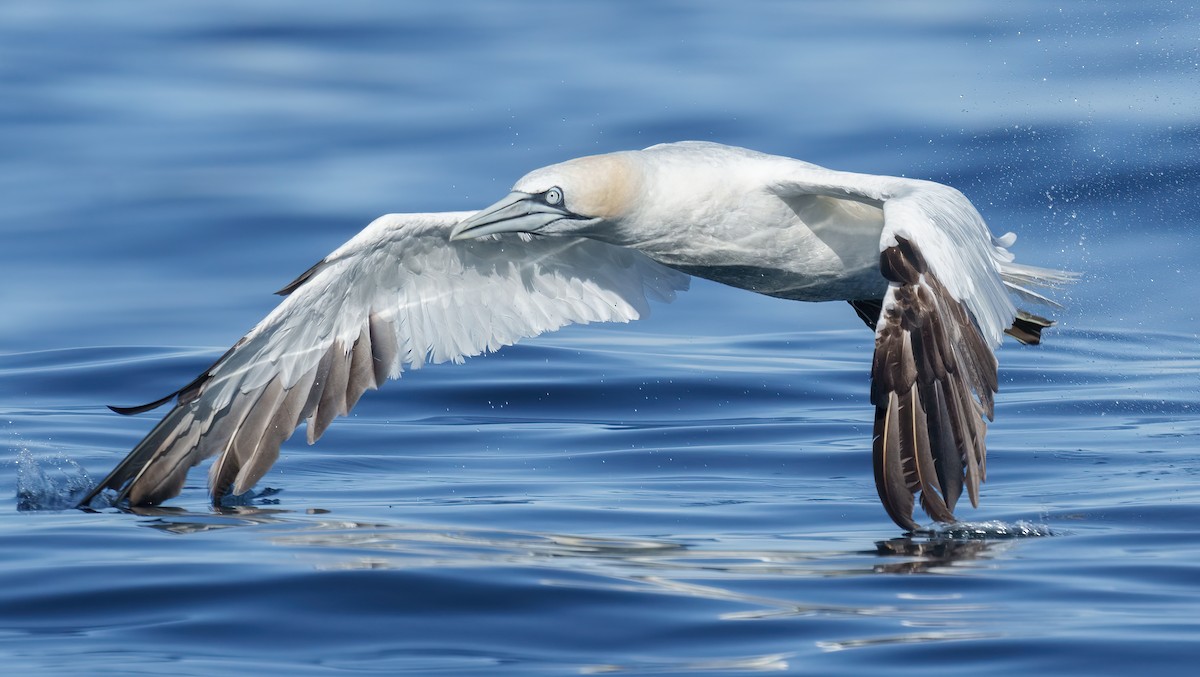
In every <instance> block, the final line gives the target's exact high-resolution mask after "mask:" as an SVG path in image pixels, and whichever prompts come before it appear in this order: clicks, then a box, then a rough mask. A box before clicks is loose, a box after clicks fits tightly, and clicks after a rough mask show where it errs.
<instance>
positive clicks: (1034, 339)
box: [994, 233, 1079, 345]
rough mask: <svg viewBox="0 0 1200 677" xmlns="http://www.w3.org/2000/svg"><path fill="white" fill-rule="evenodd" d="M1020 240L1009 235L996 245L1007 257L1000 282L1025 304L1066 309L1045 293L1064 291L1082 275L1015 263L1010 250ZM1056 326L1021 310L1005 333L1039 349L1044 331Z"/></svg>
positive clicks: (996, 242) (1003, 264)
mask: <svg viewBox="0 0 1200 677" xmlns="http://www.w3.org/2000/svg"><path fill="white" fill-rule="evenodd" d="M1016 239H1017V236H1016V235H1015V234H1013V233H1008V234H1006V235H1005V236H1004V237H1001V238H997V239H996V240H995V241H994V244H995V246H996V248H997V249H998V250H999V251H1000V252H1003V254H1004V255H1006V256H1004V255H1002V256H1000V257H999V263H1000V279H1001V280H1003V281H1004V286H1005V288H1007V289H1008V291H1009V292H1011V293H1012V294H1013V295H1014V296H1017V297H1018V298H1020V299H1021V300H1023V301H1028V302H1030V303H1036V304H1039V305H1043V306H1050V307H1052V308H1062V304H1061V303H1059V302H1058V301H1056V300H1054V299H1052V298H1050V297H1049V296H1047V295H1046V294H1044V293H1043V292H1046V291H1054V290H1058V289H1062V288H1063V287H1064V286H1066V285H1068V284H1070V283H1072V282H1074V281H1075V280H1077V279H1079V273H1074V272H1070V271H1066V270H1055V269H1053V268H1040V267H1038V266H1029V265H1025V264H1023V263H1017V262H1015V261H1013V260H1012V254H1010V253H1009V252H1008V250H1007V248H1008V247H1009V246H1011V245H1012V244H1013V242H1015V241H1016ZM1053 326H1054V320H1051V319H1047V318H1045V317H1042V316H1041V315H1035V314H1033V313H1031V312H1029V311H1026V310H1022V309H1018V310H1017V316H1016V318H1014V319H1013V324H1012V326H1011V327H1009V328H1008V329H1006V330H1004V333H1006V334H1008V335H1009V336H1011V337H1013V338H1015V339H1017V340H1018V341H1020V342H1021V343H1026V344H1030V345H1035V344H1037V343H1040V342H1041V340H1042V330H1043V329H1045V328H1046V327H1053Z"/></svg>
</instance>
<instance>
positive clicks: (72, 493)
mask: <svg viewBox="0 0 1200 677" xmlns="http://www.w3.org/2000/svg"><path fill="white" fill-rule="evenodd" d="M16 464H17V510H20V511H32V510H69V509H71V508H74V507H75V505H76V504H77V503H78V502H79V499H81V498H83V496H84V494H86V493H87V492H88V490H89V489H91V488H92V485H93V484H94V483H93V482H92V478H91V477H90V476H88V473H87V471H86V470H84V469H83V466H81V465H79V464H78V463H76V462H75V461H73V460H71V459H69V458H67V457H65V456H63V455H62V454H60V453H54V454H50V455H35V454H34V453H33V452H32V451H30V450H29V449H28V448H22V449H21V450H20V452H19V453H18V454H17V459H16Z"/></svg>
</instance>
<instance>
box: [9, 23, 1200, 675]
mask: <svg viewBox="0 0 1200 677" xmlns="http://www.w3.org/2000/svg"><path fill="white" fill-rule="evenodd" d="M1198 85H1200V23H1198V22H1197V16H1196V14H1195V10H1194V9H1193V8H1191V7H1190V6H1189V5H1188V4H1187V3H1174V2H1157V3H1123V2H1081V3H1071V4H1065V5H1061V6H1056V5H1052V4H1047V3H1042V2H1033V1H1025V2H1011V3H1004V4H1003V5H998V4H995V3H970V2H967V3H953V4H951V3H940V2H914V3H890V2H882V1H879V2H864V3H840V2H811V3H808V2H806V3H784V2H741V3H725V4H715V3H670V2H664V3H633V2H574V3H549V2H531V1H512V2H505V3H487V2H482V1H480V2H456V1H453V0H451V1H448V2H442V3H436V4H426V5H425V6H413V5H411V4H409V3H391V2H383V1H382V0H376V1H364V2H357V3H336V4H335V3H295V2H281V1H267V2H256V3H239V2H229V1H210V2H203V3H200V2H196V3H172V4H171V5H170V6H169V7H168V6H166V5H162V6H160V5H149V4H146V3H137V2H129V1H119V0H118V1H110V2H106V3H71V2H65V1H63V0H42V1H40V2H36V3H34V2H14V3H5V4H3V5H0V149H2V150H0V242H2V243H3V246H0V318H3V319H0V454H2V457H3V459H4V462H3V463H0V489H2V491H0V494H2V495H4V496H6V497H7V498H6V499H5V500H6V503H5V504H3V505H7V509H6V510H0V553H3V556H0V664H3V665H4V672H5V673H6V674H21V675H53V674H62V675H78V674H120V675H129V674H144V675H157V674H171V675H209V674H214V673H218V672H229V671H232V670H239V671H244V672H254V673H259V674H281V675H282V674H287V675H308V674H313V675H316V674H322V675H323V674H335V673H338V674H341V673H349V674H353V673H367V674H371V673H378V674H419V675H428V674H464V675H467V674H497V673H500V674H514V675H535V674H581V673H582V674H594V673H608V672H615V673H624V674H660V673H679V674H743V673H752V672H758V671H764V672H765V671H782V672H791V673H796V674H821V675H828V674H854V675H858V674H864V673H866V672H867V671H879V670H886V671H887V672H888V673H890V674H928V673H929V672H930V671H931V670H941V669H948V670H953V671H955V672H962V673H964V674H978V675H987V674H1012V673H1013V672H1015V671H1022V672H1024V673H1030V674H1048V673H1055V674H1089V675H1090V674H1100V673H1109V674H1128V673H1131V672H1135V671H1136V672H1145V671H1148V670H1179V669H1186V668H1188V667H1190V666H1192V665H1194V664H1195V661H1196V659H1197V658H1200V622H1198V621H1197V619H1198V618H1200V585H1198V583H1200V565H1197V562H1198V561H1200V526H1198V525H1200V520H1198V519H1197V517H1200V458H1198V456H1197V454H1196V453H1195V452H1196V448H1197V442H1198V441H1200V417H1198V413H1200V378H1198V376H1197V374H1198V373H1200V349H1198V348H1197V333H1198V331H1200V323H1198V322H1197V311H1196V303H1195V301H1194V294H1195V281H1194V276H1195V275H1196V273H1197V272H1198V271H1197V267H1196V261H1197V260H1200V243H1198V241H1197V238H1196V236H1195V226H1194V224H1195V218H1196V216H1195V215H1196V214H1197V213H1200V200H1198V199H1197V197H1196V196H1197V195H1198V194H1200V164H1198V163H1200V160H1198V159H1197V158H1198V157H1200V153H1197V150H1198V142H1200V105H1198V104H1200V86H1198ZM687 138H695V139H707V140H714V141H721V142H724V143H730V144H736V145H744V146H748V147H752V148H756V149H759V150H764V151H768V152H775V153H781V154H785V155H791V156H794V157H800V158H803V159H806V160H809V161H812V162H817V163H819V164H823V165H827V166H830V167H835V168H839V169H846V170H855V171H863V172H871V173H888V174H899V175H906V176H914V177H921V178H929V179H934V180H938V181H944V182H947V183H950V184H952V185H954V186H956V187H958V188H960V189H961V190H963V191H964V192H965V193H966V194H967V195H968V196H969V197H970V198H971V199H972V200H973V201H974V202H975V204H976V205H977V206H978V207H979V208H980V210H981V211H982V213H983V214H984V216H985V217H986V218H987V220H988V221H989V223H990V224H991V226H992V228H993V230H994V231H996V232H997V233H1002V232H1005V231H1007V230H1015V231H1017V232H1018V233H1019V235H1020V239H1019V241H1018V243H1017V246H1016V247H1015V251H1016V252H1017V254H1018V256H1019V257H1020V260H1022V261H1025V262H1029V263H1034V264H1039V265H1048V266H1055V267H1061V268H1066V269H1071V270H1077V271H1081V272H1082V273H1083V274H1084V277H1083V279H1082V280H1081V281H1080V282H1079V283H1078V284H1076V285H1075V286H1074V287H1072V288H1071V289H1069V290H1067V291H1065V292H1064V293H1063V294H1062V298H1061V300H1062V301H1063V302H1064V303H1065V304H1066V308H1065V309H1062V310H1056V311H1054V313H1055V314H1056V316H1057V317H1058V318H1059V320H1060V326H1059V327H1057V328H1055V329H1054V330H1052V331H1048V332H1047V340H1046V342H1045V344H1044V345H1042V346H1040V347H1037V348H1022V347H1021V346H1017V345H1006V346H1005V347H1004V348H1003V349H1002V350H1001V351H1000V362H1001V392H1000V395H999V397H998V401H997V416H996V422H995V424H994V425H993V426H992V427H991V429H990V432H989V448H990V454H989V460H990V463H989V467H988V471H989V472H988V479H989V481H988V483H987V484H985V485H984V489H983V501H982V505H981V506H980V508H979V509H978V510H972V509H970V508H969V507H966V506H964V507H963V508H961V509H960V517H963V518H965V519H967V520H970V522H969V523H968V524H966V525H964V526H963V527H962V528H961V529H959V530H957V531H956V532H952V533H930V534H918V535H917V536H915V537H902V535H901V534H900V532H899V531H898V530H897V529H896V527H895V526H894V525H892V524H891V521H890V520H889V519H888V518H887V516H886V515H885V514H884V512H883V510H882V508H881V507H880V506H879V504H878V500H877V498H876V496H875V489H874V486H873V479H872V476H871V470H870V461H869V456H870V450H869V439H870V434H871V425H872V420H873V411H872V409H871V407H870V405H869V402H868V393H867V385H868V369H869V356H870V351H871V345H872V336H871V334H870V332H868V331H867V330H866V329H865V328H864V327H863V326H862V325H861V323H860V322H859V320H858V319H857V318H855V317H854V314H853V313H852V312H851V311H850V309H849V308H848V307H846V306H844V305H843V304H820V305H809V304H798V303H789V302H785V301H779V300H775V299H769V298H766V297H755V296H753V295H749V294H746V293H742V292H737V291H734V290H730V289H725V288H722V287H719V286H717V285H713V284H708V283H704V282H696V283H695V284H694V285H693V288H692V289H691V290H690V291H689V292H687V293H685V294H682V295H681V296H680V298H679V299H678V300H677V301H676V302H675V303H673V304H671V305H660V306H657V307H656V308H655V309H654V311H655V312H654V315H653V316H652V317H651V318H649V319H646V320H644V321H641V322H638V323H635V324H631V325H620V326H588V327H573V328H568V329H567V330H564V331H561V332H559V333H557V334H553V335H548V336H545V337H541V338H539V339H537V340H534V341H529V342H526V343H523V344H521V345H518V346H515V347H513V348H510V349H506V350H504V351H501V352H499V353H496V354H494V355H488V356H484V357H480V358H475V359H471V360H469V361H468V363H467V364H466V365H463V366H449V365H447V366H439V367H430V368H427V369H423V370H420V371H417V372H413V373H409V374H406V375H405V377H404V378H403V379H402V380H401V381H400V382H398V383H393V384H389V387H387V388H385V389H383V390H381V391H379V392H377V393H368V394H367V395H366V396H365V397H364V399H363V401H362V402H361V403H360V404H359V406H358V408H357V409H356V410H355V412H354V414H353V415H352V416H350V417H349V418H346V419H343V420H340V421H338V422H337V423H335V424H334V426H333V427H332V428H331V429H330V431H329V432H328V433H327V434H326V436H325V437H324V438H323V439H322V440H321V441H320V442H319V443H318V444H317V445H315V446H312V447H308V446H306V445H304V443H303V442H302V436H298V437H297V438H296V439H293V440H292V441H291V442H289V443H288V444H287V445H286V446H285V448H284V452H283V456H282V457H281V459H280V461H279V463H278V464H277V465H276V466H275V467H274V468H273V469H272V471H271V472H270V473H269V474H268V475H267V477H266V478H265V479H264V480H263V481H262V482H261V483H260V487H259V488H260V489H261V490H262V493H261V494H260V495H259V496H257V497H256V498H255V499H253V500H251V501H248V504H247V505H244V506H238V507H233V508H228V509H224V510H220V511H214V510H212V509H210V508H209V507H208V503H207V498H206V494H205V486H204V483H205V476H204V473H203V472H195V473H194V474H193V476H192V478H191V480H190V482H189V483H188V486H187V488H186V489H185V491H184V493H183V495H181V496H180V497H179V498H178V499H176V500H174V501H172V502H171V503H170V504H169V505H168V506H165V507H161V508H157V509H152V510H138V511H135V512H122V511H118V510H112V509H110V510H102V511H99V512H82V511H78V510H74V509H71V508H70V506H71V505H72V497H74V496H78V495H79V493H80V492H82V491H84V490H85V489H86V488H87V487H89V486H90V485H91V484H92V483H94V482H95V481H96V480H97V479H98V478H99V477H101V476H103V474H104V473H106V472H107V471H108V470H109V469H110V468H111V467H112V465H113V464H114V463H115V462H116V461H117V460H119V459H120V458H121V457H122V456H123V454H124V453H125V452H126V451H128V450H129V449H130V448H131V447H132V446H133V445H134V444H135V443H136V442H137V441H138V439H140V438H141V436H142V435H144V434H145V433H146V432H147V431H148V430H149V429H150V427H151V426H152V425H153V423H154V421H155V420H156V417H155V415H154V414H153V413H151V414H145V415H140V416H135V417H129V418H126V417H120V416H116V415H115V414H112V413H111V412H109V411H108V410H107V409H106V408H105V407H104V405H105V404H133V403H141V402H144V401H149V400H152V399H155V398H157V397H159V396H161V395H163V394H165V393H167V392H170V391H172V390H174V389H175V388H178V387H179V386H180V385H182V384H183V383H186V382H187V381H189V380H190V379H191V378H192V377H193V376H194V375H195V374H196V373H198V372H199V371H200V370H201V369H203V368H204V367H206V366H207V365H208V364H209V363H210V362H211V361H212V360H213V359H214V358H215V357H216V356H218V355H219V354H220V353H221V352H222V351H223V350H224V349H225V348H226V347H227V346H228V345H230V344H231V343H232V342H233V341H235V340H236V339H237V338H238V337H239V336H240V335H241V334H242V332H244V331H245V330H246V329H248V328H249V327H250V326H252V325H253V324H254V322H256V321H257V320H258V318H260V317H261V316H262V315H263V314H264V313H266V312H267V311H268V310H269V309H270V308H271V307H272V305H273V304H274V302H275V300H276V297H272V296H271V294H270V292H272V291H273V290H275V289H278V288H279V287H281V286H282V285H283V284H285V283H286V282H288V281H289V280H291V279H292V278H293V277H294V276H295V275H296V274H297V273H299V272H301V271H303V270H304V269H306V268H307V267H308V266H309V265H310V264H311V263H313V262H314V261H316V260H317V259H319V258H320V257H321V256H323V255H324V254H325V253H327V252H329V251H330V250H332V249H333V248H334V247H336V246H337V245H339V244H340V243H341V242H343V241H344V240H346V239H347V238H349V237H350V236H351V235H353V234H354V233H355V232H357V230H358V229H359V228H361V227H362V226H363V225H365V224H366V223H367V222H368V221H370V220H371V219H372V218H374V217H375V216H378V215H379V214H382V213H386V212H395V211H441V210H459V209H472V208H476V207H480V206H483V205H485V204H488V203H490V202H491V201H493V200H495V199H496V198H498V197H500V196H502V195H503V194H504V193H505V192H506V191H507V189H508V187H509V186H510V185H511V183H512V182H513V181H514V180H515V179H516V178H517V177H519V176H520V175H522V174H523V173H525V172H526V171H528V170H529V169H532V168H535V167H538V166H541V165H544V164H548V163H551V162H555V161H559V160H562V159H565V158H569V157H574V156H578V155H583V154H587V153H593V152H604V151H610V150H617V149H626V148H638V147H643V146H647V145H651V144H653V143H658V142H662V141H672V140H680V139H687Z"/></svg>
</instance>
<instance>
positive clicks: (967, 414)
mask: <svg viewBox="0 0 1200 677" xmlns="http://www.w3.org/2000/svg"><path fill="white" fill-rule="evenodd" d="M880 270H881V271H882V272H883V275H884V277H885V278H887V280H888V283H889V284H888V291H887V295H886V296H885V297H884V302H883V310H882V314H881V316H880V319H879V323H878V326H877V330H876V338H875V357H874V361H873V365H872V369H871V403H872V404H874V405H875V437H874V443H873V454H874V465H875V486H876V489H877V490H878V491H879V498H880V500H881V501H883V506H884V508H885V509H886V510H887V513H888V515H890V516H891V518H892V520H893V521H895V522H896V524H898V525H900V526H901V527H903V528H905V529H909V530H913V529H916V528H917V526H918V525H917V523H916V522H915V521H914V520H913V517H912V514H913V503H914V500H913V499H914V497H915V496H918V495H919V496H920V502H921V507H922V508H923V509H924V510H925V512H926V513H927V514H928V515H929V516H930V517H932V518H933V519H934V520H937V521H938V522H954V521H955V517H954V512H953V511H954V506H955V503H956V502H957V501H958V497H959V496H960V495H961V494H962V489H963V485H964V484H965V485H966V487H967V493H968V495H969V496H970V498H971V504H972V505H974V506H978V504H979V484H980V483H981V482H983V481H984V480H985V479H986V447H985V445H984V435H985V434H986V433H987V423H986V421H985V420H984V418H985V417H986V418H987V419H988V420H991V418H992V415H993V407H994V405H993V402H994V399H993V396H994V393H995V392H996V390H997V374H996V369H997V365H996V358H995V356H994V355H993V354H992V350H991V348H990V347H989V346H988V344H987V341H986V340H985V339H984V337H983V335H982V334H981V333H980V331H979V327H978V325H977V324H976V323H975V320H974V318H972V317H971V313H970V311H969V310H968V309H967V308H966V306H965V305H964V304H963V303H962V302H960V301H957V300H955V299H954V298H953V296H951V295H950V293H949V292H948V291H947V290H946V288H945V286H944V285H943V284H942V283H941V282H940V281H939V280H938V278H937V276H936V275H934V274H933V273H932V271H930V270H929V267H928V265H927V263H926V261H925V258H924V257H923V256H922V255H921V252H920V250H919V249H918V248H917V246H916V245H915V244H914V243H912V242H910V241H908V240H906V239H904V238H900V237H898V238H896V244H895V245H894V246H891V247H888V248H886V249H884V250H883V253H882V254H881V255H880Z"/></svg>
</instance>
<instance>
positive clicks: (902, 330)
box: [776, 166, 1062, 530]
mask: <svg viewBox="0 0 1200 677" xmlns="http://www.w3.org/2000/svg"><path fill="white" fill-rule="evenodd" d="M776 190H777V191H779V192H781V193H783V194H787V195H791V196H795V195H797V194H800V193H805V194H810V195H821V196H825V197H833V198H840V199H845V200H853V201H856V202H863V203H866V204H869V205H871V206H874V207H877V208H881V209H882V210H883V231H882V234H881V237H880V258H879V263H880V273H881V274H882V276H883V278H884V279H886V281H887V285H888V286H887V291H886V293H885V295H884V297H883V299H882V309H881V312H880V313H879V316H878V321H877V322H876V323H875V330H876V333H875V358H874V361H873V365H872V370H871V402H872V404H874V405H875V408H876V409H875V436H874V444H873V447H874V465H875V485H876V488H877V489H878V491H879V498H880V499H881V500H882V501H883V505H884V508H886V510H887V512H888V514H889V515H890V516H891V518H892V519H893V520H894V521H895V522H896V524H898V525H900V526H901V527H904V528H906V529H910V530H911V529H915V528H917V523H916V522H915V521H913V518H912V513H913V506H914V502H915V501H914V499H915V498H916V497H917V495H918V494H919V496H920V502H921V507H922V508H924V510H925V512H926V513H928V514H929V516H930V517H932V518H933V519H935V520H937V521H939V522H953V521H955V518H954V512H953V510H954V505H955V503H956V502H957V500H958V498H959V496H960V495H961V494H962V489H963V486H964V485H965V486H966V488H967V492H968V495H969V496H970V498H971V503H972V504H974V505H977V504H978V501H979V484H980V482H982V481H983V480H984V478H985V473H986V463H985V457H986V448H985V446H984V435H985V433H986V432H987V422H986V421H985V418H986V419H987V420H990V419H991V418H992V415H993V401H994V400H993V396H994V393H995V392H996V388H997V365H996V358H995V355H994V354H993V349H994V347H995V346H996V345H997V344H999V342H1000V339H1001V337H1002V336H1003V333H1004V331H1005V330H1006V329H1008V328H1009V327H1010V326H1011V325H1012V324H1013V320H1014V318H1015V317H1016V316H1017V310H1016V308H1015V307H1014V306H1013V304H1012V301H1011V300H1010V299H1009V297H1008V294H1009V292H1010V291H1013V292H1017V293H1020V291H1022V289H1014V288H1013V284H1012V283H1011V282H1010V281H1009V280H1007V279H1006V278H1008V277H1013V276H1014V275H1012V274H1009V268H1012V269H1013V270H1018V267H1017V266H1015V264H1011V263H1010V262H1011V261H1012V256H1011V254H1009V253H1008V251H1007V250H1006V249H1004V246H1005V245H1008V244H1010V243H1011V241H1012V239H1011V238H1007V239H1004V240H997V239H995V238H993V237H992V235H991V233H990V232H989V231H988V228H987V226H986V225H985V224H984V222H983V219H982V218H981V217H980V216H979V214H978V212H976V211H975V209H974V207H972V206H971V203H970V202H969V201H968V200H967V199H966V198H965V197H964V196H963V195H962V194H961V193H959V192H958V191H956V190H954V189H953V188H950V187H948V186H944V185H941V184H937V183H932V182H928V181H916V180H910V179H901V178H895V177H886V176H869V175H863V174H851V173H846V172H835V171H830V170H825V169H821V168H818V167H811V166H808V167H801V168H798V169H796V170H794V171H793V173H792V175H791V178H789V179H788V180H786V181H783V182H781V183H780V184H779V186H778V187H777V188H776ZM1019 270H1020V271H1032V272H1030V273H1029V276H1030V277H1029V281H1030V282H1032V283H1034V284H1037V283H1039V282H1042V281H1043V279H1042V278H1045V280H1044V281H1046V282H1049V283H1053V282H1055V281H1059V280H1060V279H1061V278H1062V274H1059V273H1056V272H1055V271H1042V270H1041V269H1035V268H1027V267H1019ZM1025 291H1027V290H1025ZM1034 296H1036V294H1035V295H1034ZM861 312H863V311H861V310H860V313H861ZM1039 319H1040V318H1039ZM1044 322H1047V323H1048V321H1044Z"/></svg>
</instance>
